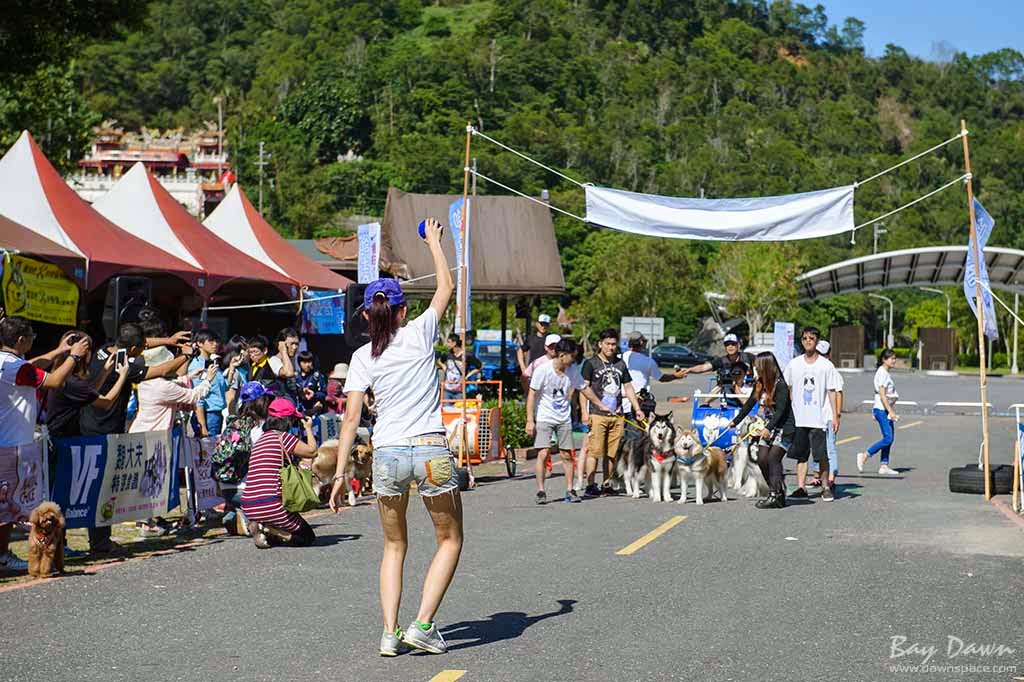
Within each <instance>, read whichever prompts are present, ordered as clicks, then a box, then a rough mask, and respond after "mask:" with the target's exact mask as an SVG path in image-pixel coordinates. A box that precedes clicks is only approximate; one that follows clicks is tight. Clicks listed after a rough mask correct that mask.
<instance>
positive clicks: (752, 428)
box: [728, 417, 769, 497]
mask: <svg viewBox="0 0 1024 682" xmlns="http://www.w3.org/2000/svg"><path fill="white" fill-rule="evenodd" d="M763 428H764V421H763V420H762V419H759V418H757V417H747V418H746V419H744V420H743V421H742V422H740V423H739V424H738V425H737V426H736V435H737V436H738V437H739V439H740V442H739V443H738V444H737V445H736V448H735V449H734V450H733V452H732V467H730V469H729V478H728V482H729V487H730V488H732V489H733V490H735V491H736V492H737V493H739V494H740V495H742V496H743V497H765V496H767V495H768V492H769V490H768V483H767V482H766V481H765V480H764V475H763V474H762V473H761V468H760V467H759V466H758V465H757V449H758V447H759V446H760V442H759V441H758V439H757V433H758V432H759V431H761V429H763Z"/></svg>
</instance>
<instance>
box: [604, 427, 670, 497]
mask: <svg viewBox="0 0 1024 682" xmlns="http://www.w3.org/2000/svg"><path fill="white" fill-rule="evenodd" d="M675 436H676V429H675V426H674V425H673V424H672V413H671V412H670V413H669V414H655V415H654V416H653V417H652V418H651V420H650V422H649V423H648V424H647V431H646V432H645V433H644V435H643V436H641V437H639V438H634V439H631V440H629V441H628V442H625V443H624V444H623V447H622V453H621V454H620V456H619V458H618V461H617V462H616V465H615V466H616V473H618V475H619V478H621V479H622V481H623V483H624V484H625V487H626V494H627V495H630V496H632V497H633V499H640V495H641V487H642V484H644V483H645V482H646V480H647V477H648V475H650V477H651V485H650V488H649V490H650V495H651V499H652V500H654V501H655V502H669V501H671V499H672V496H671V495H670V494H669V488H671V486H672V469H673V468H674V467H675V452H674V451H673V450H672V445H673V443H674V441H675Z"/></svg>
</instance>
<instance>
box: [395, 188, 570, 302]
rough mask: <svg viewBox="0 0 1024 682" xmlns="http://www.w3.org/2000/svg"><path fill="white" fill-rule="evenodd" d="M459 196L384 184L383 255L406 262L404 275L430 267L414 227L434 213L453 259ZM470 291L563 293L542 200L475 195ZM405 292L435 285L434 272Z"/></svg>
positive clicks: (492, 294)
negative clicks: (453, 216)
mask: <svg viewBox="0 0 1024 682" xmlns="http://www.w3.org/2000/svg"><path fill="white" fill-rule="evenodd" d="M458 198H459V197H458V196H448V195H445V194H409V193H407V192H403V191H401V190H397V189H395V188H393V187H392V188H391V189H389V190H388V200H387V205H386V207H385V209H384V221H383V222H382V223H381V240H382V248H381V260H382V261H383V260H388V261H390V262H391V264H392V271H395V268H394V265H396V264H398V263H401V264H404V265H405V268H403V269H402V271H401V275H402V277H403V279H405V278H409V279H416V278H417V277H421V276H423V275H429V274H430V273H431V272H433V265H432V263H431V260H430V252H429V251H428V250H427V249H426V247H425V246H424V244H423V240H421V239H420V236H419V233H418V231H417V226H418V225H419V223H420V221H421V220H423V219H424V218H427V217H433V218H437V219H438V220H440V221H441V222H442V223H444V225H445V227H446V228H449V229H445V234H444V237H443V238H442V240H441V244H442V246H443V247H444V252H445V254H446V255H447V256H448V262H449V263H451V264H452V265H455V242H454V241H453V237H452V234H453V232H454V231H453V230H451V229H450V226H449V225H448V207H449V206H450V205H451V203H452V202H453V201H455V200H456V199H458ZM470 220H471V225H470V234H471V240H470V241H471V245H470V251H471V263H472V265H471V267H472V271H473V283H472V294H473V297H474V298H476V297H478V296H488V297H497V296H533V295H548V296H550V295H559V294H563V293H565V278H564V277H563V276H562V262H561V259H560V258H559V255H558V243H557V242H556V240H555V227H554V224H553V223H552V222H551V211H550V210H549V209H547V208H545V207H544V206H542V205H540V204H537V203H534V202H532V201H529V200H528V199H523V198H521V197H508V196H477V197H476V198H475V199H473V201H472V214H471V216H470ZM403 288H404V289H406V290H407V291H409V292H412V293H416V292H420V293H423V292H428V291H433V289H434V281H433V278H427V279H420V280H417V281H415V282H412V283H410V284H409V285H407V286H403Z"/></svg>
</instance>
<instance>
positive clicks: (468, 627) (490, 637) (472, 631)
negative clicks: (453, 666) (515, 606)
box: [441, 599, 576, 651]
mask: <svg viewBox="0 0 1024 682" xmlns="http://www.w3.org/2000/svg"><path fill="white" fill-rule="evenodd" d="M558 603H559V604H560V605H561V606H560V607H559V608H558V609H557V610H556V611H549V612H548V613H542V614H540V615H537V616H528V615H526V613H524V612H523V611H499V612H498V613H494V614H491V615H490V616H488V617H487V620H466V621H462V622H461V623H455V624H453V625H449V626H447V627H446V628H444V629H443V630H442V631H441V632H442V634H443V635H444V637H445V639H447V640H451V641H454V640H468V641H463V642H460V643H459V644H455V645H451V646H449V647H448V648H449V650H450V651H455V650H457V649H469V648H472V647H476V646H483V645H485V644H493V643H494V642H501V641H503V640H506V639H516V638H517V637H519V636H520V635H522V634H523V632H525V631H526V628H528V627H530V626H531V625H534V624H535V623H539V622H540V621H542V620H547V619H548V618H554V617H555V616H564V615H566V614H569V613H572V610H573V605H574V604H576V600H575V599H559V600H558Z"/></svg>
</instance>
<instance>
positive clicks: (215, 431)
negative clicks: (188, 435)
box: [192, 410, 224, 436]
mask: <svg viewBox="0 0 1024 682" xmlns="http://www.w3.org/2000/svg"><path fill="white" fill-rule="evenodd" d="M223 428H224V414H223V413H222V412H221V411H220V410H217V411H216V412H207V413H206V430H207V431H209V432H210V435H211V436H219V435H220V432H221V429H223ZM192 432H193V433H195V434H196V435H197V436H198V435H199V433H200V431H199V417H197V416H196V415H195V414H194V413H193V414H192Z"/></svg>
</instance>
